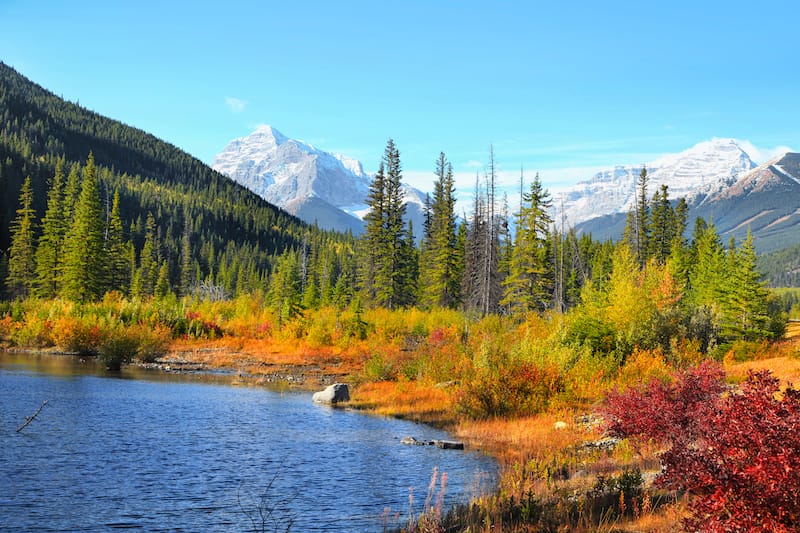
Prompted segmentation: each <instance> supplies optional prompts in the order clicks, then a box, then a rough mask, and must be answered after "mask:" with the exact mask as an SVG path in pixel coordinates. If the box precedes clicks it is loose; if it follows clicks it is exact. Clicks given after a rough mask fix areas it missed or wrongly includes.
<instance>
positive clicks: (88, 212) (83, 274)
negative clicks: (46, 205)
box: [62, 153, 108, 301]
mask: <svg viewBox="0 0 800 533" xmlns="http://www.w3.org/2000/svg"><path fill="white" fill-rule="evenodd" d="M104 235H105V211H104V210H103V206H102V204H101V202H100V184H99V182H98V179H97V170H96V168H95V165H94V156H93V155H92V154H91V153H89V157H88V159H87V161H86V166H85V167H84V168H83V180H82V181H81V193H80V196H79V197H78V203H77V204H76V205H75V213H74V216H73V220H72V226H71V227H70V230H69V232H68V234H67V239H66V245H65V251H64V283H63V287H62V295H63V296H64V297H65V298H67V299H70V300H76V301H91V300H95V299H98V298H100V297H101V296H102V295H103V292H104V288H105V280H106V266H107V264H108V262H107V258H106V254H105V246H104V240H105V239H104Z"/></svg>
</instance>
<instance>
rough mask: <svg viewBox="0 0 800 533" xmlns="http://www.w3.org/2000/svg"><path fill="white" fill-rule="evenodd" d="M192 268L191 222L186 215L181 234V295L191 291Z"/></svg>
mask: <svg viewBox="0 0 800 533" xmlns="http://www.w3.org/2000/svg"><path fill="white" fill-rule="evenodd" d="M193 270H194V269H193V265H192V241H191V222H190V221H189V217H186V218H184V224H183V236H182V237H181V286H180V295H181V296H187V295H188V294H189V293H190V292H191V287H192V272H193Z"/></svg>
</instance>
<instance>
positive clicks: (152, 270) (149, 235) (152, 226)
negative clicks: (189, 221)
mask: <svg viewBox="0 0 800 533" xmlns="http://www.w3.org/2000/svg"><path fill="white" fill-rule="evenodd" d="M157 229H158V228H157V226H156V219H155V217H154V216H153V213H147V222H146V223H145V234H144V245H143V246H142V251H141V253H140V254H139V268H138V270H137V274H136V278H137V284H136V290H135V293H136V295H137V296H140V297H147V296H153V295H154V294H155V288H156V283H157V282H158V271H159V260H158V256H159V253H158V248H159V246H158V231H157ZM223 265H224V263H223ZM212 284H213V283H212Z"/></svg>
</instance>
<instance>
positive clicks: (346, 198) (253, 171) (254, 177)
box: [212, 126, 424, 234]
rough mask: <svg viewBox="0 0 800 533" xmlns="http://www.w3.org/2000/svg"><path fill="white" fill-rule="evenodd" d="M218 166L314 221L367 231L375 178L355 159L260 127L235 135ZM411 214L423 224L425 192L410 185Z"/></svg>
mask: <svg viewBox="0 0 800 533" xmlns="http://www.w3.org/2000/svg"><path fill="white" fill-rule="evenodd" d="M212 166H213V168H214V169H215V170H217V171H218V172H221V173H223V174H225V175H226V176H229V177H230V178H232V179H233V180H235V181H236V182H238V183H240V184H242V185H244V186H245V187H247V188H248V189H250V190H251V191H253V192H254V193H256V194H258V195H259V196H261V197H262V198H264V199H266V200H267V201H269V202H271V203H274V204H275V205H278V206H280V207H282V208H284V209H286V210H287V211H288V212H289V213H292V214H294V215H296V216H298V217H299V218H301V219H302V220H305V221H306V222H308V223H314V224H318V225H319V226H320V227H322V228H325V229H333V230H338V231H352V232H353V233H356V234H357V233H360V232H361V231H363V222H362V220H361V219H362V217H363V215H364V214H365V213H366V208H367V206H366V197H367V193H368V191H369V185H370V181H371V178H370V176H368V175H367V174H366V173H364V170H363V168H362V166H361V163H360V162H359V161H357V160H355V159H350V158H347V157H344V156H341V155H336V154H331V153H328V152H325V151H323V150H318V149H317V148H314V147H313V146H311V145H310V144H308V143H305V142H303V141H299V140H296V139H290V138H288V137H287V136H285V135H283V134H282V133H281V132H279V131H278V130H277V129H275V128H273V127H271V126H260V127H258V128H257V129H256V130H255V131H254V132H252V133H251V134H250V135H248V136H246V137H240V138H238V139H234V140H233V141H231V142H230V143H228V145H227V146H226V147H225V148H224V149H223V150H222V151H221V152H220V153H219V154H217V156H216V157H215V158H214V163H213V165H212ZM405 196H406V203H407V204H406V209H407V217H408V218H410V219H411V220H412V221H413V223H414V226H415V227H416V228H417V229H420V228H421V224H422V207H423V205H424V199H423V194H422V193H421V192H419V191H417V190H415V189H412V188H410V187H406V188H405Z"/></svg>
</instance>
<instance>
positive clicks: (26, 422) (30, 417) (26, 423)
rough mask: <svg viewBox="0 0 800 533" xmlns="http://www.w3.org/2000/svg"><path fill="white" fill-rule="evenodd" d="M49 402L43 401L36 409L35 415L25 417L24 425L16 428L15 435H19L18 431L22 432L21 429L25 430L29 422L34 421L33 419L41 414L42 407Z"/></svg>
mask: <svg viewBox="0 0 800 533" xmlns="http://www.w3.org/2000/svg"><path fill="white" fill-rule="evenodd" d="M49 401H50V400H45V401H44V402H42V405H40V406H39V409H38V410H37V411H36V412H35V413H33V415H31V416H26V417H25V423H24V424H22V425H21V426H20V427H18V428H17V433H19V432H20V431H22V430H23V429H25V428H26V427H28V424H30V423H31V422H33V420H34V419H35V418H36V417H37V416H39V413H41V412H42V409H44V406H45V405H47V403H48V402H49Z"/></svg>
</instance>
